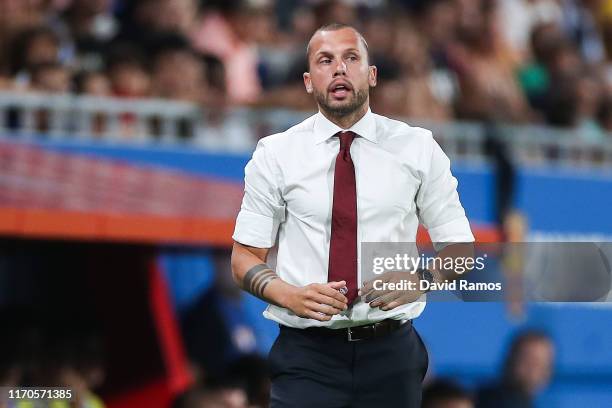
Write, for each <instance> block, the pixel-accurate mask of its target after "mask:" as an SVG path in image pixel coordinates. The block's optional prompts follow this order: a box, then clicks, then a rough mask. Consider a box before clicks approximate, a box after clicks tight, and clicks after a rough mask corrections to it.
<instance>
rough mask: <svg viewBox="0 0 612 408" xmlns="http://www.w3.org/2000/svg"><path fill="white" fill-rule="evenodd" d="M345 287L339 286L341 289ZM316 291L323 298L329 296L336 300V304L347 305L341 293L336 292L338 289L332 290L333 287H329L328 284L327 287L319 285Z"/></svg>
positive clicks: (346, 300)
mask: <svg viewBox="0 0 612 408" xmlns="http://www.w3.org/2000/svg"><path fill="white" fill-rule="evenodd" d="M342 282H344V281H342ZM344 286H346V284H345V285H343V286H341V288H343V287H344ZM317 290H318V292H319V293H321V294H323V295H325V296H329V297H331V298H334V299H336V300H337V301H338V302H342V303H346V304H348V299H347V298H346V296H344V295H343V294H342V293H340V292H339V291H338V289H334V288H333V287H331V286H330V285H329V284H327V285H319V286H317Z"/></svg>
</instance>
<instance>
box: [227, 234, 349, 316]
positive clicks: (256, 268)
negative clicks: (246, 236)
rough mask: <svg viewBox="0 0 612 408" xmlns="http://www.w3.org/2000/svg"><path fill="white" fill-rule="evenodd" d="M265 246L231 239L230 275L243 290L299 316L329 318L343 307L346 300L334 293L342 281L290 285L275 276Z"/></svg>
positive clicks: (341, 284)
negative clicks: (232, 243)
mask: <svg viewBox="0 0 612 408" xmlns="http://www.w3.org/2000/svg"><path fill="white" fill-rule="evenodd" d="M269 252H270V249H269V248H255V247H250V246H247V245H243V244H240V243H238V242H234V246H233V248H232V275H233V278H234V281H235V282H236V283H237V284H238V286H240V287H241V288H242V289H243V290H245V291H247V292H249V293H251V294H252V295H253V296H256V297H258V298H260V299H262V300H264V301H266V302H268V303H271V304H274V305H277V306H280V307H284V308H286V309H289V310H291V311H292V312H294V313H295V314H296V315H298V316H300V317H307V318H311V319H316V320H320V321H327V320H330V319H331V317H332V316H333V315H335V314H338V313H340V312H342V311H343V310H346V308H347V299H346V297H345V296H344V295H342V294H341V293H340V292H338V289H340V288H341V287H343V286H344V285H346V282H344V281H342V282H329V283H326V284H322V283H313V284H310V285H307V286H304V287H297V286H294V285H291V284H289V283H287V282H285V281H283V280H282V279H280V278H279V277H278V275H277V274H276V272H274V271H273V270H272V269H271V268H270V267H269V266H268V265H267V264H266V260H267V258H268V254H269Z"/></svg>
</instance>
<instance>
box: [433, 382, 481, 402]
mask: <svg viewBox="0 0 612 408" xmlns="http://www.w3.org/2000/svg"><path fill="white" fill-rule="evenodd" d="M421 407H422V408H474V400H473V398H472V396H471V395H470V393H468V392H467V391H466V390H465V389H463V387H461V386H460V385H458V384H456V383H454V382H452V381H448V380H435V381H434V382H432V383H430V384H428V385H427V386H426V387H425V389H424V390H423V401H422V404H421Z"/></svg>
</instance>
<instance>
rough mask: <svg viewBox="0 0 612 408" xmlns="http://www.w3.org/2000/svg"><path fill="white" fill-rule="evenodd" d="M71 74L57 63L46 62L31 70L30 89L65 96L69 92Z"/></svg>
mask: <svg viewBox="0 0 612 408" xmlns="http://www.w3.org/2000/svg"><path fill="white" fill-rule="evenodd" d="M70 76H71V74H70V71H69V70H68V68H66V67H65V66H63V65H61V64H59V63H57V62H46V63H40V64H38V65H35V66H33V67H32V68H31V82H30V88H31V89H32V90H34V91H39V92H50V93H59V94H65V93H68V92H70V89H71V87H70V80H71V77H70Z"/></svg>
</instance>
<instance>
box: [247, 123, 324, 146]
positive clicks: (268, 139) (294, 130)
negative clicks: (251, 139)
mask: <svg viewBox="0 0 612 408" xmlns="http://www.w3.org/2000/svg"><path fill="white" fill-rule="evenodd" d="M314 119H315V115H312V116H310V117H308V118H306V119H304V120H303V121H302V122H300V123H298V124H297V125H295V126H292V127H290V128H289V129H287V130H285V131H284V132H280V133H275V134H272V135H269V136H265V137H263V138H261V139H260V140H259V142H258V143H257V148H265V149H266V150H270V151H273V152H277V151H283V150H284V149H287V148H288V147H289V146H294V145H295V143H296V142H297V141H299V140H304V139H305V138H304V137H303V136H305V135H309V134H312V131H313V127H314Z"/></svg>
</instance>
